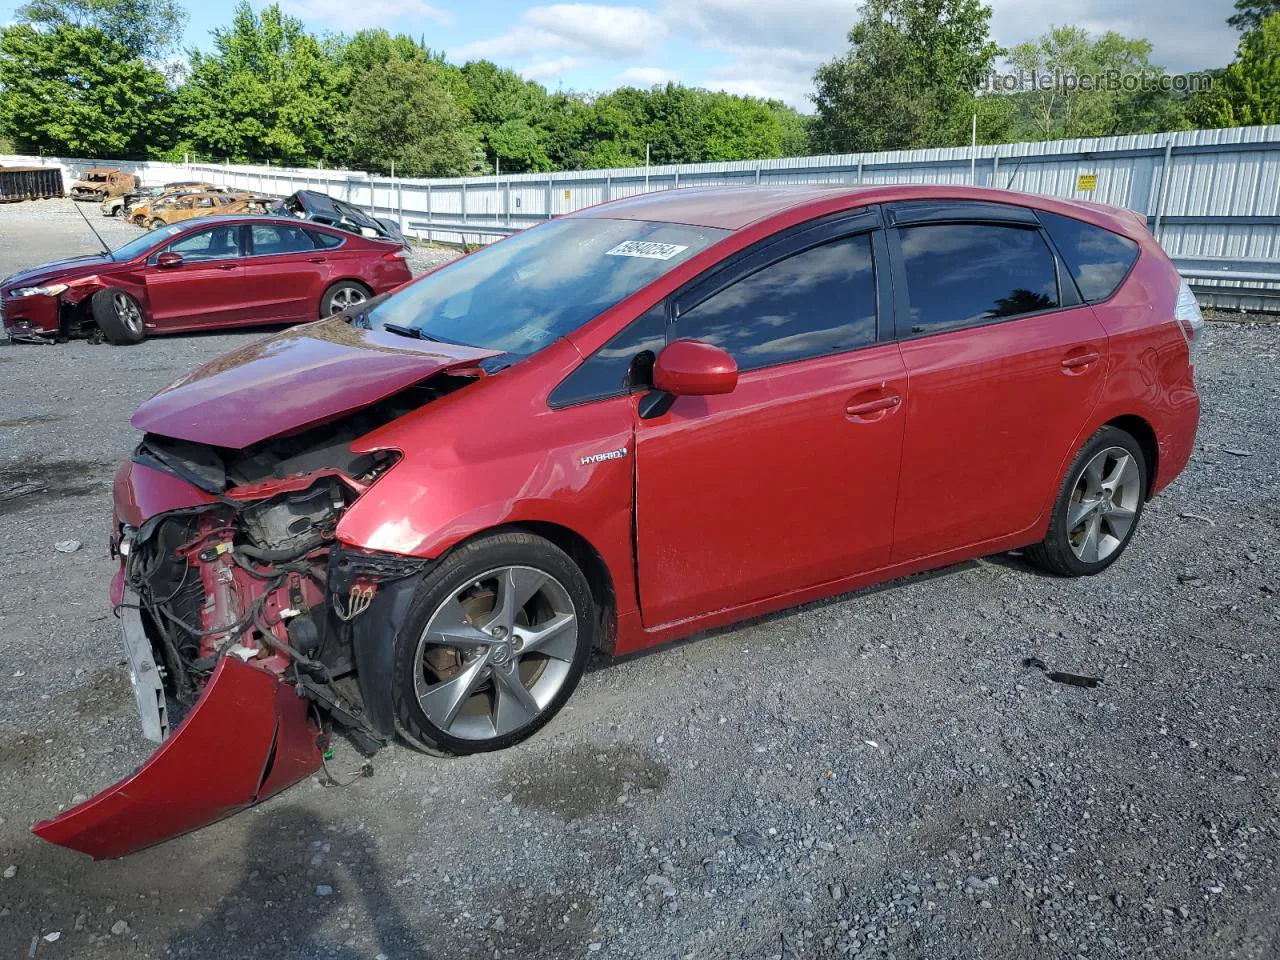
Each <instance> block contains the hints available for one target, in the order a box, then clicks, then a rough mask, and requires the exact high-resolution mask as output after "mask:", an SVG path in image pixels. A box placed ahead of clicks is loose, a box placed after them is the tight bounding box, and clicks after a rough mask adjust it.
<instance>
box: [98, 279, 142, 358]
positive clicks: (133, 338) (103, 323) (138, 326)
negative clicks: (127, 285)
mask: <svg viewBox="0 0 1280 960" xmlns="http://www.w3.org/2000/svg"><path fill="white" fill-rule="evenodd" d="M89 305H90V308H91V309H92V311H93V319H94V320H95V321H96V322H97V324H98V329H99V330H101V331H102V335H103V336H104V337H106V339H107V343H114V344H118V345H124V344H130V343H141V342H142V341H143V340H145V339H146V336H147V332H146V329H145V328H144V327H143V319H142V305H141V304H139V303H138V301H137V299H136V298H135V297H134V296H133V295H132V294H130V293H126V292H125V291H123V290H121V289H120V288H119V287H107V288H106V289H105V290H99V291H98V292H97V293H95V294H94V295H93V299H92V300H91V301H90V304H89Z"/></svg>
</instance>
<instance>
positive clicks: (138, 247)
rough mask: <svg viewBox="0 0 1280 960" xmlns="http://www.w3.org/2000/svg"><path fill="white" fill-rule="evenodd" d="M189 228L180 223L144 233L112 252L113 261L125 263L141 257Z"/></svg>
mask: <svg viewBox="0 0 1280 960" xmlns="http://www.w3.org/2000/svg"><path fill="white" fill-rule="evenodd" d="M186 228H187V224H185V223H179V224H175V225H174V226H171V227H160V228H159V229H157V230H152V231H151V232H150V233H144V234H143V235H142V236H140V237H135V238H134V239H132V240H130V241H129V242H128V243H126V244H125V245H124V246H123V247H116V248H115V249H114V250H112V251H111V259H112V260H117V261H120V262H123V261H125V260H132V259H133V258H134V257H138V256H141V255H142V254H144V253H146V252H147V251H148V250H150V249H151V248H152V247H154V246H156V245H157V244H161V243H164V242H165V241H166V240H168V239H169V238H170V237H172V236H173V235H174V234H177V233H181V232H182V231H183V230H185V229H186Z"/></svg>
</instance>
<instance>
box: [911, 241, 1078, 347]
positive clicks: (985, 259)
mask: <svg viewBox="0 0 1280 960" xmlns="http://www.w3.org/2000/svg"><path fill="white" fill-rule="evenodd" d="M899 233H900V238H901V243H902V258H903V264H904V267H905V270H906V275H907V299H908V302H909V306H910V318H911V319H910V329H909V331H908V332H909V333H910V334H921V333H937V332H940V331H943V330H948V329H952V328H955V327H963V326H968V325H971V324H976V323H985V322H987V321H990V320H999V319H1004V318H1008V317H1016V316H1020V315H1021V314H1025V313H1036V312H1038V311H1040V310H1049V309H1052V308H1054V307H1056V306H1058V303H1059V301H1058V273H1057V270H1056V269H1055V267H1054V261H1053V254H1052V253H1050V252H1049V247H1048V245H1047V244H1046V243H1045V242H1044V238H1043V237H1041V236H1040V231H1039V230H1036V229H1027V228H1023V227H1014V226H1005V225H1000V224H990V223H947V224H928V225H925V226H920V227H905V228H903V229H902V230H901V231H899Z"/></svg>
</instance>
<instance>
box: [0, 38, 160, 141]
mask: <svg viewBox="0 0 1280 960" xmlns="http://www.w3.org/2000/svg"><path fill="white" fill-rule="evenodd" d="M171 102H172V94H171V92H170V90H169V87H168V85H167V83H166V82H165V78H164V76H163V75H162V74H161V73H160V72H159V71H157V70H155V69H154V68H152V67H149V66H147V64H145V63H144V62H143V61H142V60H141V59H140V58H139V57H138V56H136V55H135V54H134V52H133V51H131V50H130V49H129V48H128V47H126V46H125V45H124V44H122V43H119V42H118V41H116V40H115V39H113V38H112V37H110V36H108V35H107V34H105V33H103V32H102V31H101V30H99V29H97V28H95V27H80V26H74V25H71V24H62V25H59V26H54V27H51V28H44V29H36V28H35V27H34V26H32V25H30V24H18V25H16V26H11V27H6V28H4V29H3V30H0V134H4V135H6V136H7V137H8V138H9V139H10V140H12V141H13V144H14V146H16V147H17V148H18V149H19V150H20V151H22V152H24V153H38V152H39V153H48V154H55V155H62V156H80V157H121V158H132V157H145V156H148V155H149V154H150V155H154V154H156V153H157V152H159V150H161V149H163V147H164V146H165V145H166V143H167V141H168V139H169V136H170V133H169V131H170V130H171V129H172V116H171Z"/></svg>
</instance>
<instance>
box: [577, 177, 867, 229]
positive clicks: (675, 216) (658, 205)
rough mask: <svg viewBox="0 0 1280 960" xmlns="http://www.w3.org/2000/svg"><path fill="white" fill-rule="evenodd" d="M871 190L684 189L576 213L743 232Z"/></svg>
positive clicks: (803, 186)
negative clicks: (751, 225) (779, 216)
mask: <svg viewBox="0 0 1280 960" xmlns="http://www.w3.org/2000/svg"><path fill="white" fill-rule="evenodd" d="M867 189H868V188H866V187H849V186H845V185H844V184H797V185H789V186H768V187H757V186H743V187H684V188H681V189H679V190H663V191H660V192H657V193H644V194H640V195H639V196H635V197H627V198H626V199H624V200H614V201H613V202H611V203H602V204H600V205H599V206H595V207H588V208H587V209H586V210H579V211H578V212H577V213H575V214H572V216H584V217H617V218H620V219H623V220H654V221H660V222H665V223H688V224H692V225H694V226H698V227H718V228H720V229H722V230H740V229H741V228H743V227H745V226H746V225H747V224H749V223H754V222H755V221H757V220H761V219H764V218H766V217H771V216H774V215H775V214H779V213H781V212H782V211H784V210H787V209H790V208H791V207H795V206H800V205H801V204H804V203H808V202H810V201H813V200H824V199H829V198H831V197H835V196H839V195H841V194H850V195H853V194H856V193H860V192H864V191H866V190H867Z"/></svg>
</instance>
